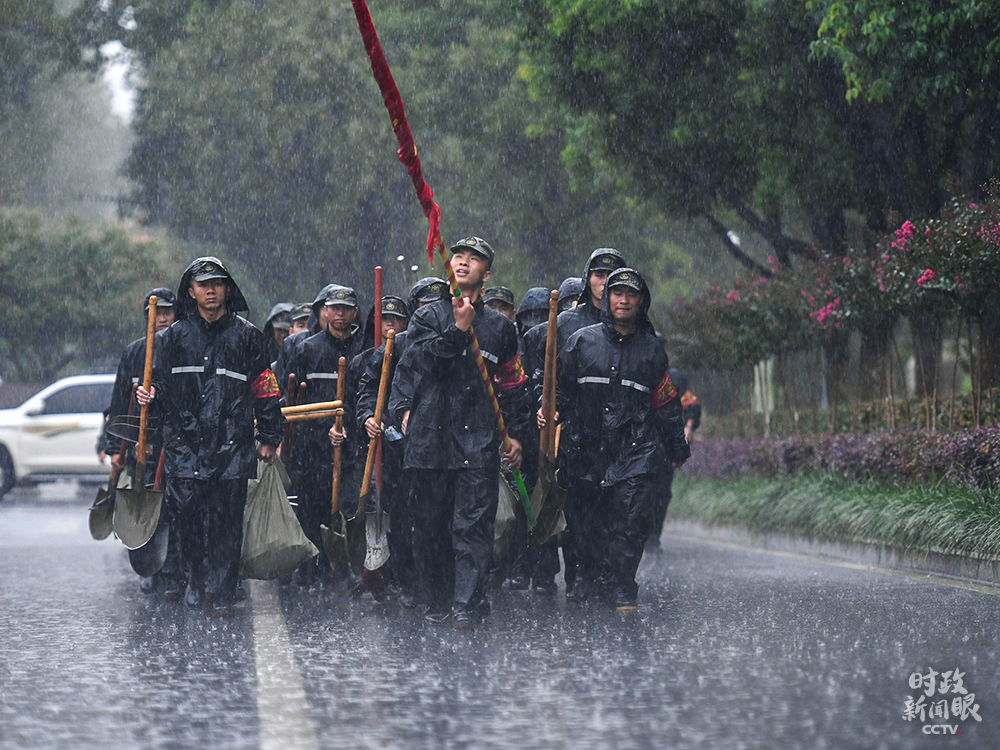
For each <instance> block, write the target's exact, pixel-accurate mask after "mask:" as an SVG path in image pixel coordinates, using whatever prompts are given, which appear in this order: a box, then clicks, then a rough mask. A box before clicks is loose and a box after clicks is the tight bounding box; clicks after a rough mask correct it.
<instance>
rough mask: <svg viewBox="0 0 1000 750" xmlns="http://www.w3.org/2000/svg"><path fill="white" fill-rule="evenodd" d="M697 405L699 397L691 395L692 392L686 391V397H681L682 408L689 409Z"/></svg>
mask: <svg viewBox="0 0 1000 750" xmlns="http://www.w3.org/2000/svg"><path fill="white" fill-rule="evenodd" d="M696 403H698V397H697V396H695V395H694V394H693V393H691V391H684V395H683V396H681V406H682V407H684V408H685V409H687V408H688V407H689V406H691V404H696Z"/></svg>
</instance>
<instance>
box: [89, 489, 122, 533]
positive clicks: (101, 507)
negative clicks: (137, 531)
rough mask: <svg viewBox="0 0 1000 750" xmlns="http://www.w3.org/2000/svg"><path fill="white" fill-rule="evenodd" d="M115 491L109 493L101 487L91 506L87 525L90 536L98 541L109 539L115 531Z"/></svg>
mask: <svg viewBox="0 0 1000 750" xmlns="http://www.w3.org/2000/svg"><path fill="white" fill-rule="evenodd" d="M113 491H114V488H112V489H111V490H110V491H109V490H107V489H105V488H104V487H101V488H100V489H98V490H97V497H96V498H94V504H93V505H91V506H90V513H89V514H88V517H87V525H88V526H89V527H90V536H91V537H93V538H94V539H96V540H97V541H101V540H102V539H107V538H108V537H109V536H111V532H112V531H114V512H115V499H114V494H113Z"/></svg>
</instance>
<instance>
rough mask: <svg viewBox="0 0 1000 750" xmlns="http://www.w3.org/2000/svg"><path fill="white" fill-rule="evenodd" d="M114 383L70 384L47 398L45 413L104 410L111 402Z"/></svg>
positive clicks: (76, 412)
mask: <svg viewBox="0 0 1000 750" xmlns="http://www.w3.org/2000/svg"><path fill="white" fill-rule="evenodd" d="M113 385H114V384H113V383H87V384H84V385H70V386H67V387H65V388H62V389H61V390H58V391H56V392H55V393H50V394H49V395H48V397H46V399H45V408H44V409H43V411H42V413H43V414H87V413H94V412H102V411H104V410H105V409H106V408H107V407H108V404H109V403H111V389H112V387H113Z"/></svg>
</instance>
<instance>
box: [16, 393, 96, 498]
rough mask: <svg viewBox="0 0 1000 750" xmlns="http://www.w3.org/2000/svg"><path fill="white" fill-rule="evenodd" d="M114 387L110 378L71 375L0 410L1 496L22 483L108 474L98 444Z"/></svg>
mask: <svg viewBox="0 0 1000 750" xmlns="http://www.w3.org/2000/svg"><path fill="white" fill-rule="evenodd" d="M114 384H115V376H114V375H75V376H73V377H70V378H63V379H62V380H58V381H56V382H55V383H53V384H52V385H50V386H48V387H47V388H44V389H43V390H41V391H39V392H38V393H36V394H35V395H34V396H32V397H31V398H29V399H28V400H27V401H25V402H24V403H23V404H21V405H20V406H18V407H16V408H14V409H0V497H3V495H4V494H5V493H6V492H7V491H9V490H10V488H11V487H13V486H14V484H15V482H18V481H21V480H37V479H44V478H54V477H61V476H67V475H74V476H90V477H93V478H97V477H99V476H102V475H103V476H107V474H108V471H109V468H108V466H107V465H106V464H105V465H102V464H101V462H100V461H99V460H98V458H97V449H96V445H97V437H98V435H100V433H101V427H102V426H103V424H104V414H103V412H104V410H105V409H106V408H107V407H108V405H109V404H110V403H111V389H112V388H113V387H114Z"/></svg>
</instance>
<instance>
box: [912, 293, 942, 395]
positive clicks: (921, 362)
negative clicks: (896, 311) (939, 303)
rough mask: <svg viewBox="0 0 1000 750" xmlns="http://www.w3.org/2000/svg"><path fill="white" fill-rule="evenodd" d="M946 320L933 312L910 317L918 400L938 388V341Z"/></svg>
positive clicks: (915, 314)
mask: <svg viewBox="0 0 1000 750" xmlns="http://www.w3.org/2000/svg"><path fill="white" fill-rule="evenodd" d="M943 325H944V320H943V319H942V317H941V316H940V315H937V314H935V313H932V312H919V313H914V314H913V315H912V316H911V317H910V335H911V336H912V337H913V356H914V357H915V358H916V365H917V377H916V385H917V392H916V396H917V398H926V397H927V396H930V395H931V394H933V393H934V392H935V390H936V389H937V387H938V382H937V373H938V362H937V356H938V351H939V347H938V341H939V340H940V337H941V332H942V326H943Z"/></svg>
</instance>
